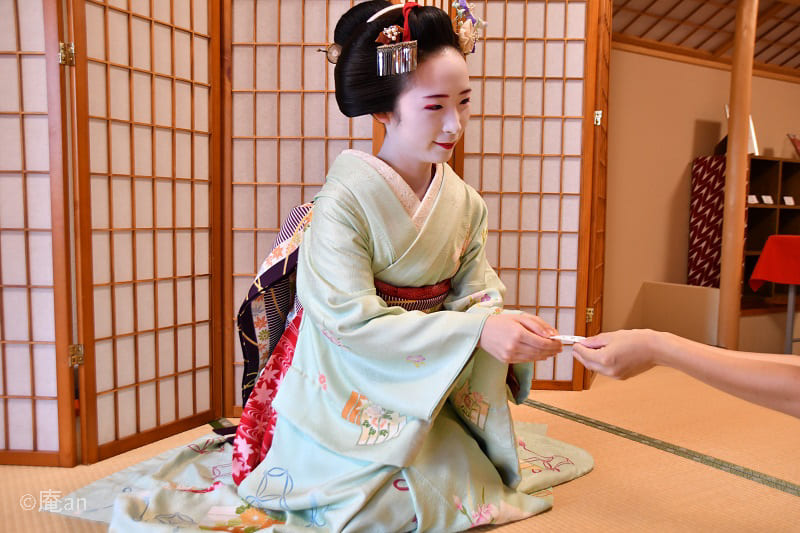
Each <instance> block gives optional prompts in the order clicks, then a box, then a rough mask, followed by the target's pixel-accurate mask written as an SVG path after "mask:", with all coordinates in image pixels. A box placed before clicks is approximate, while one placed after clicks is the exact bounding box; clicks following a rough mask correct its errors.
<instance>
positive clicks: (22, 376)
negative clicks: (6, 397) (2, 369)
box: [5, 344, 33, 396]
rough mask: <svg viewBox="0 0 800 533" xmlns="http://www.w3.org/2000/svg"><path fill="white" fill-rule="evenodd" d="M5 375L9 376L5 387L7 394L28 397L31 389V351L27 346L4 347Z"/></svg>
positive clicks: (8, 345)
mask: <svg viewBox="0 0 800 533" xmlns="http://www.w3.org/2000/svg"><path fill="white" fill-rule="evenodd" d="M5 363H6V374H7V375H8V376H9V378H12V379H9V380H8V382H7V383H6V387H7V389H8V394H10V395H17V396H30V395H31V394H32V392H33V390H32V389H31V377H32V374H31V351H30V347H29V346H28V345H24V344H7V345H6V357H5Z"/></svg>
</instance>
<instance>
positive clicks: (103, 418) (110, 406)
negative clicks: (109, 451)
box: [97, 392, 116, 444]
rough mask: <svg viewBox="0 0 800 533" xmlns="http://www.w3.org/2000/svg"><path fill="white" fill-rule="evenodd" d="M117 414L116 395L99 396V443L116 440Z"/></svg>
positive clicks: (111, 393)
mask: <svg viewBox="0 0 800 533" xmlns="http://www.w3.org/2000/svg"><path fill="white" fill-rule="evenodd" d="M115 420H116V413H115V411H114V393H113V392H110V393H108V394H100V395H98V396H97V443H98V444H105V443H106V442H111V441H112V440H114V438H115V436H114V432H115Z"/></svg>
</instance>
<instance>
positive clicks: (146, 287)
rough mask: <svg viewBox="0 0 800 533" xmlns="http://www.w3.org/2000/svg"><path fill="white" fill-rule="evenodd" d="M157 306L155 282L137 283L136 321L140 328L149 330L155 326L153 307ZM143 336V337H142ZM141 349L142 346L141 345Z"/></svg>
mask: <svg viewBox="0 0 800 533" xmlns="http://www.w3.org/2000/svg"><path fill="white" fill-rule="evenodd" d="M154 308H155V292H154V284H153V283H137V284H136V313H137V317H136V322H137V324H138V326H139V330H140V331H141V330H148V329H153V328H154V327H155V323H154V321H153V316H154V315H153V309H154ZM140 338H141V337H140ZM140 351H141V346H140Z"/></svg>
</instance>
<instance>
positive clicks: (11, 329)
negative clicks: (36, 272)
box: [2, 287, 29, 341]
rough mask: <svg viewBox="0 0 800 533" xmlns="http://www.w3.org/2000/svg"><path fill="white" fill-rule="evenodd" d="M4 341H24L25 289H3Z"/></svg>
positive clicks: (26, 316)
mask: <svg viewBox="0 0 800 533" xmlns="http://www.w3.org/2000/svg"><path fill="white" fill-rule="evenodd" d="M2 296H3V320H5V324H3V326H4V331H3V334H4V340H7V341H26V340H29V338H28V337H29V333H28V295H27V291H26V290H25V289H17V288H8V287H6V288H4V289H3V294H2Z"/></svg>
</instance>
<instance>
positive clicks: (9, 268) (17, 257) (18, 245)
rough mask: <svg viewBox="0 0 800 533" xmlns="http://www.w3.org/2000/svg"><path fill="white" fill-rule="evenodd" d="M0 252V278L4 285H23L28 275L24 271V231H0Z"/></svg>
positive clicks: (25, 261) (25, 254)
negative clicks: (0, 269) (0, 274)
mask: <svg viewBox="0 0 800 533" xmlns="http://www.w3.org/2000/svg"><path fill="white" fill-rule="evenodd" d="M0 252H2V256H0V259H2V270H3V272H2V278H0V281H2V283H3V284H4V285H25V284H26V283H27V281H28V276H27V274H26V273H25V265H26V263H27V262H28V261H29V259H26V256H27V253H26V250H25V233H24V232H22V231H4V232H2V233H0Z"/></svg>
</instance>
